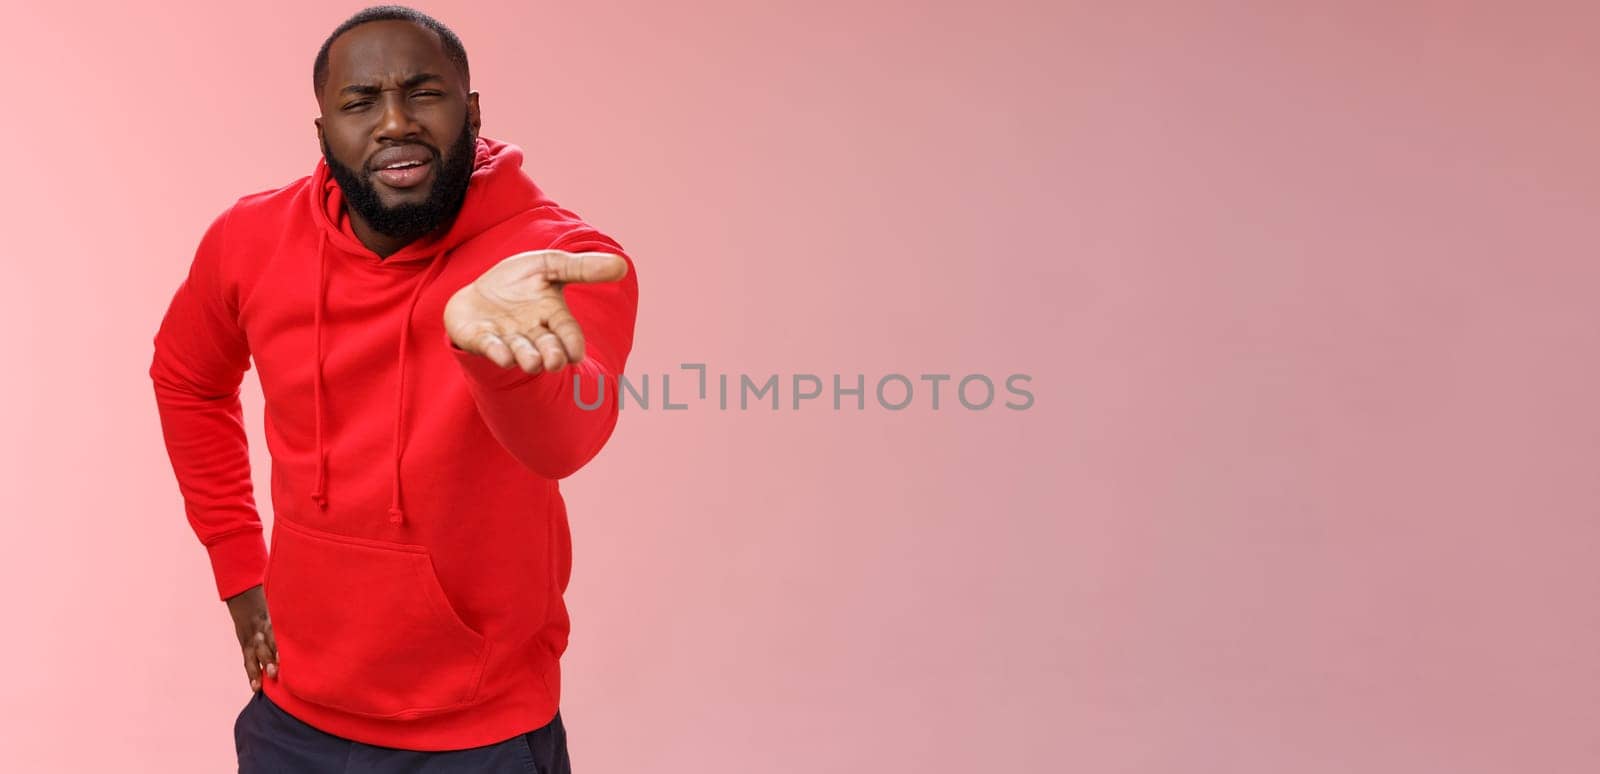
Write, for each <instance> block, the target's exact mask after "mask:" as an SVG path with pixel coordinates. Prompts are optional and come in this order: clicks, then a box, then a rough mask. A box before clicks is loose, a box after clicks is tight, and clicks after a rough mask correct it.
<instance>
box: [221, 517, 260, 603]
mask: <svg viewBox="0 0 1600 774" xmlns="http://www.w3.org/2000/svg"><path fill="white" fill-rule="evenodd" d="M206 551H207V552H208V553H209V554H210V555H211V572H212V573H213V574H214V575H215V576H216V579H217V594H218V595H219V596H220V598H221V599H227V598H229V597H232V596H236V595H238V594H239V593H240V592H244V591H248V590H250V589H251V588H253V587H255V586H259V585H261V582H262V580H263V579H264V578H265V576H266V573H267V544H266V541H264V540H262V538H261V530H259V529H252V530H246V531H243V532H235V533H233V534H231V535H228V536H226V537H224V538H222V539H221V540H218V541H217V542H215V543H212V544H210V545H208V546H206Z"/></svg>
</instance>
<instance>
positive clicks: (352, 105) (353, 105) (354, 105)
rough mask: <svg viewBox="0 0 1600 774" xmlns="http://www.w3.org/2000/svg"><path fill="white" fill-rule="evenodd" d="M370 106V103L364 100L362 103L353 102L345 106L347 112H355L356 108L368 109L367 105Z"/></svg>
mask: <svg viewBox="0 0 1600 774" xmlns="http://www.w3.org/2000/svg"><path fill="white" fill-rule="evenodd" d="M368 104H370V103H368V102H367V101H365V100H362V101H360V102H352V103H350V104H348V105H345V106H344V109H345V110H355V109H356V108H363V107H366V106H367V105H368Z"/></svg>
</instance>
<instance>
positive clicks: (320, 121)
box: [311, 116, 327, 146]
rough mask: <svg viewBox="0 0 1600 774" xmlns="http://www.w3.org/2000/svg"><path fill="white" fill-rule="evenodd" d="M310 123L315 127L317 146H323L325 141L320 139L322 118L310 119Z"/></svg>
mask: <svg viewBox="0 0 1600 774" xmlns="http://www.w3.org/2000/svg"><path fill="white" fill-rule="evenodd" d="M311 123H313V124H316V125H317V145H319V146H320V145H323V144H324V143H326V142H327V140H325V139H323V137H322V116H317V117H316V118H313V119H311Z"/></svg>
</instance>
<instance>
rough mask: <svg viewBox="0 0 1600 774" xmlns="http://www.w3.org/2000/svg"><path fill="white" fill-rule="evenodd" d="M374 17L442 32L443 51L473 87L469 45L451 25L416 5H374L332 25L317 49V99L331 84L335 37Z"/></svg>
mask: <svg viewBox="0 0 1600 774" xmlns="http://www.w3.org/2000/svg"><path fill="white" fill-rule="evenodd" d="M375 21H408V22H411V23H412V24H415V25H417V26H419V27H425V28H427V29H430V30H433V32H434V34H436V35H438V36H439V43H440V44H441V45H442V46H443V47H444V55H445V56H446V57H448V58H449V59H450V61H451V62H452V63H454V64H455V66H456V68H457V69H459V70H460V71H461V82H462V84H463V85H466V86H467V88H468V90H469V91H470V90H471V78H470V76H469V75H468V71H467V49H466V47H465V46H462V45H461V38H458V37H456V34H455V33H454V32H451V31H450V28H449V27H446V26H444V24H442V23H440V21H439V20H438V19H435V18H433V17H432V16H429V15H427V14H425V13H423V12H421V11H419V10H417V9H415V8H407V7H405V6H403V5H375V6H372V7H371V8H365V9H362V10H361V11H358V12H356V15H354V16H351V17H350V18H348V19H345V20H344V23H343V24H340V25H339V26H338V27H335V28H334V29H333V32H332V33H330V34H329V35H328V39H327V40H324V41H322V48H320V49H317V61H316V63H314V64H313V65H312V66H311V88H312V89H314V90H316V94H317V98H318V99H321V98H322V88H323V87H324V86H327V85H328V49H330V48H332V47H333V41H334V40H336V39H337V38H338V37H339V36H340V35H343V34H345V33H346V32H349V31H350V30H351V28H353V27H358V26H360V25H362V24H366V23H367V22H375Z"/></svg>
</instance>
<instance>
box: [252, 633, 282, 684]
mask: <svg viewBox="0 0 1600 774" xmlns="http://www.w3.org/2000/svg"><path fill="white" fill-rule="evenodd" d="M244 671H245V674H247V675H249V676H250V690H252V691H258V690H261V681H262V679H263V678H267V679H276V678H277V676H278V653H277V643H276V642H274V641H273V639H271V638H269V637H268V636H267V632H265V631H257V632H256V634H255V636H254V637H253V638H251V640H250V641H249V643H248V644H247V645H246V646H245V648H244Z"/></svg>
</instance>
